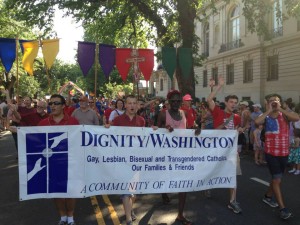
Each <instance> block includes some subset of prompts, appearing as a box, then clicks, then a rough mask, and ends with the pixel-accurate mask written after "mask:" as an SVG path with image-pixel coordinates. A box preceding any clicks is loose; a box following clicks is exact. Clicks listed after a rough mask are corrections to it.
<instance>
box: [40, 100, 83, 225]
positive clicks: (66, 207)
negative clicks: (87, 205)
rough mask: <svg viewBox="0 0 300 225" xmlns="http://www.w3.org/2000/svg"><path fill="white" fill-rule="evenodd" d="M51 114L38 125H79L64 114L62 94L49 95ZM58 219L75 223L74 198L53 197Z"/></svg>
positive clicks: (65, 223)
mask: <svg viewBox="0 0 300 225" xmlns="http://www.w3.org/2000/svg"><path fill="white" fill-rule="evenodd" d="M48 104H49V105H50V108H51V114H50V116H49V117H48V118H46V119H44V120H42V121H40V122H39V124H38V126H58V125H62V126H63V125H79V122H78V120H77V119H76V118H74V117H70V116H68V115H67V114H64V107H65V104H66V101H65V99H64V97H63V96H61V95H59V94H54V95H52V96H51V97H50V100H49V103H48ZM54 202H55V205H56V208H57V211H58V213H59V214H60V217H61V218H60V221H59V222H58V225H75V222H74V210H75V203H76V199H75V198H55V199H54Z"/></svg>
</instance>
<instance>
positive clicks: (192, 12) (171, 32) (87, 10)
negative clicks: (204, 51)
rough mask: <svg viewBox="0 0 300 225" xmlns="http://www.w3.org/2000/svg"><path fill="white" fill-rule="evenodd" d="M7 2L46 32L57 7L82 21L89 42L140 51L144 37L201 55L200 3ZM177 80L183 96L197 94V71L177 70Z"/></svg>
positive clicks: (130, 0)
mask: <svg viewBox="0 0 300 225" xmlns="http://www.w3.org/2000/svg"><path fill="white" fill-rule="evenodd" d="M6 3H7V6H8V8H12V9H16V8H17V9H18V14H15V15H16V16H17V18H22V19H25V20H27V21H28V22H29V23H30V24H35V25H39V26H40V27H43V28H44V29H46V27H51V21H52V20H53V12H54V9H55V6H56V5H57V6H58V7H59V8H60V9H64V10H66V14H67V15H72V16H74V17H75V18H76V19H77V20H78V21H79V20H82V21H83V26H84V27H85V28H86V30H87V35H86V36H87V40H88V39H89V38H91V39H93V41H99V42H102V43H110V44H116V45H117V46H118V47H138V48H140V47H142V46H143V45H144V44H145V41H144V39H143V37H147V39H148V40H150V41H154V43H155V44H156V45H157V46H175V45H176V43H178V45H177V47H185V48H194V50H195V51H194V52H195V53H198V51H197V39H196V38H195V29H194V20H195V18H196V17H197V11H198V9H199V7H200V6H201V3H202V1H200V0H151V1H149V0H110V1H104V0H103V1H102V0H100V1H94V0H87V1H64V0H57V1H38V0H36V1H34V0H33V1H26V0H7V1H6ZM46 30H47V29H46ZM176 78H177V79H178V83H179V88H180V89H181V91H182V92H183V93H186V92H189V93H191V94H194V89H195V78H194V72H191V74H190V75H189V77H188V78H186V79H184V78H183V77H182V76H181V75H180V70H177V74H176Z"/></svg>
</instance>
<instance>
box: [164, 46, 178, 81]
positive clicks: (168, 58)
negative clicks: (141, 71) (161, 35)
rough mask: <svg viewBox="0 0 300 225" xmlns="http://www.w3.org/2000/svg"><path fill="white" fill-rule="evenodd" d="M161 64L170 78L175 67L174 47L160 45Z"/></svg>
mask: <svg viewBox="0 0 300 225" xmlns="http://www.w3.org/2000/svg"><path fill="white" fill-rule="evenodd" d="M162 64H163V67H164V69H165V70H166V71H167V74H168V75H169V77H170V78H171V79H173V75H174V72H175V69H176V48H170V47H162Z"/></svg>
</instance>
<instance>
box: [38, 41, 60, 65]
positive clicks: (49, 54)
mask: <svg viewBox="0 0 300 225" xmlns="http://www.w3.org/2000/svg"><path fill="white" fill-rule="evenodd" d="M42 52H43V56H44V60H45V63H46V65H47V68H48V69H50V68H51V66H52V65H53V63H54V60H55V58H56V56H57V54H58V52H59V39H52V40H42Z"/></svg>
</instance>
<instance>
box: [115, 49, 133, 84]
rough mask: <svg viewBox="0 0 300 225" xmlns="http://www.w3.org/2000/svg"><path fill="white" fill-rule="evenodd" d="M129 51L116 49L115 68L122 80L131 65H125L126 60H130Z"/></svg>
mask: <svg viewBox="0 0 300 225" xmlns="http://www.w3.org/2000/svg"><path fill="white" fill-rule="evenodd" d="M130 53H131V49H130V48H117V49H116V66H117V68H118V70H119V73H120V75H121V77H122V79H123V81H125V80H126V78H127V75H128V73H129V69H130V67H131V63H127V62H126V60H127V59H130V58H131V55H130Z"/></svg>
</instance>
